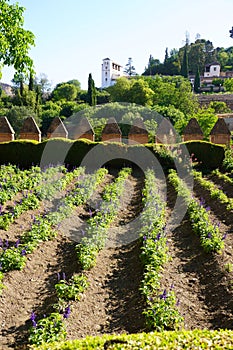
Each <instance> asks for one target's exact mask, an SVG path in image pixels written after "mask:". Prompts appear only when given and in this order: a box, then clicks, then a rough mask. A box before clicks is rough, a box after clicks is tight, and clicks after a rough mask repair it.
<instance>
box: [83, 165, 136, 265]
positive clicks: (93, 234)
mask: <svg viewBox="0 0 233 350" xmlns="http://www.w3.org/2000/svg"><path fill="white" fill-rule="evenodd" d="M131 171H132V170H131V169H130V168H123V169H122V170H120V172H119V173H118V177H117V178H116V180H115V181H114V182H113V183H111V184H109V185H108V186H106V188H105V190H104V193H103V196H102V197H103V201H102V203H101V206H100V208H99V209H98V210H97V211H96V214H95V215H94V216H92V217H91V218H90V219H88V220H87V222H86V223H87V228H86V229H85V231H84V232H83V235H84V237H83V238H82V240H81V242H80V243H79V244H77V246H76V251H77V257H78V261H79V263H80V265H81V268H82V269H83V270H89V269H91V268H92V267H93V266H94V265H95V263H96V257H97V255H98V253H99V251H100V250H101V249H103V247H104V245H105V241H106V239H107V232H108V229H109V226H110V224H111V223H112V221H113V220H114V219H115V218H116V216H117V213H118V212H119V208H120V205H121V196H122V193H123V191H124V188H125V181H126V179H127V178H128V176H129V175H130V173H131Z"/></svg>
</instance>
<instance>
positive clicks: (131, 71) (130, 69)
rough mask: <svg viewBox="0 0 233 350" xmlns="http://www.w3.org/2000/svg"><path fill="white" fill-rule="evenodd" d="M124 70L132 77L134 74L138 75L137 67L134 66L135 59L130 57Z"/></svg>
mask: <svg viewBox="0 0 233 350" xmlns="http://www.w3.org/2000/svg"><path fill="white" fill-rule="evenodd" d="M124 72H125V73H126V74H127V75H129V76H130V77H131V76H133V75H137V73H136V70H135V67H134V66H133V59H132V58H131V57H129V59H128V63H127V64H126V65H125V69H124Z"/></svg>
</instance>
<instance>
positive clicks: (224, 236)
mask: <svg viewBox="0 0 233 350" xmlns="http://www.w3.org/2000/svg"><path fill="white" fill-rule="evenodd" d="M226 237H227V233H224V235H223V236H222V241H224V239H226Z"/></svg>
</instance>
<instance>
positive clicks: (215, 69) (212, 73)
mask: <svg viewBox="0 0 233 350" xmlns="http://www.w3.org/2000/svg"><path fill="white" fill-rule="evenodd" d="M220 68H221V67H220V64H219V63H218V62H213V63H210V64H206V65H205V71H204V78H209V77H211V78H215V77H219V76H220Z"/></svg>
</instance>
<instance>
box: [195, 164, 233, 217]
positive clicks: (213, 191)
mask: <svg viewBox="0 0 233 350" xmlns="http://www.w3.org/2000/svg"><path fill="white" fill-rule="evenodd" d="M193 177H194V179H195V180H196V181H197V182H198V183H199V184H200V185H201V186H202V187H203V188H205V189H207V190H208V191H209V192H210V197H211V198H213V199H217V200H218V201H219V202H220V203H222V204H225V205H226V209H227V210H232V209H233V198H229V197H228V196H227V195H226V194H225V193H224V192H223V191H222V190H221V189H219V188H218V186H217V185H215V184H214V183H213V182H211V181H209V180H207V179H205V178H203V177H202V174H201V173H200V172H198V171H193Z"/></svg>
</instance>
